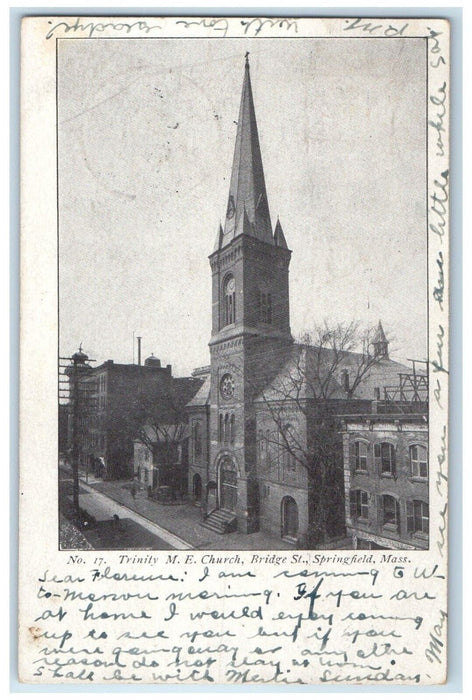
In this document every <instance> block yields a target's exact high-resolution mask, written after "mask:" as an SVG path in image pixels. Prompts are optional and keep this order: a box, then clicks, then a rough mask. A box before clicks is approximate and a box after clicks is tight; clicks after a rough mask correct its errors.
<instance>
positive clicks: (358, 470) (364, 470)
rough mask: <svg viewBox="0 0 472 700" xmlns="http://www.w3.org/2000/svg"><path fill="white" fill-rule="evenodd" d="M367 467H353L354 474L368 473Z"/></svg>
mask: <svg viewBox="0 0 472 700" xmlns="http://www.w3.org/2000/svg"><path fill="white" fill-rule="evenodd" d="M368 473H369V472H368V470H367V469H354V474H368Z"/></svg>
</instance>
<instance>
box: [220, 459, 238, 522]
mask: <svg viewBox="0 0 472 700" xmlns="http://www.w3.org/2000/svg"><path fill="white" fill-rule="evenodd" d="M237 501H238V474H237V471H236V467H235V465H234V463H233V462H232V461H231V460H230V459H228V458H227V459H225V460H224V461H223V462H222V463H221V466H220V508H224V509H225V510H229V511H231V512H232V513H234V512H235V510H236V504H237Z"/></svg>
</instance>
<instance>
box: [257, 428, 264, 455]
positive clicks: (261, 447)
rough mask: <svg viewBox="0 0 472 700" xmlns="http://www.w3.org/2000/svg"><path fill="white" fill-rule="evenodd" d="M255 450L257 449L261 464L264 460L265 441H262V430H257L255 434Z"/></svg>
mask: <svg viewBox="0 0 472 700" xmlns="http://www.w3.org/2000/svg"><path fill="white" fill-rule="evenodd" d="M257 448H258V450H257V451H258V454H259V462H260V463H262V462H263V460H264V452H265V449H264V448H265V440H264V432H263V431H262V430H259V432H258V433H257Z"/></svg>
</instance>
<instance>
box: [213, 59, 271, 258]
mask: <svg viewBox="0 0 472 700" xmlns="http://www.w3.org/2000/svg"><path fill="white" fill-rule="evenodd" d="M242 233H244V234H246V235H249V236H253V237H254V238H258V239H259V240H261V241H264V242H265V243H270V244H271V245H274V239H273V236H272V225H271V221H270V213H269V204H268V201H267V192H266V186H265V180H264V170H263V167H262V156H261V148H260V144H259V135H258V132H257V123H256V113H255V110H254V100H253V97H252V87H251V76H250V73H249V52H247V53H246V56H245V67H244V81H243V89H242V94H241V106H240V109H239V119H238V129H237V134H236V145H235V148H234V156H233V168H232V171H231V183H230V188H229V197H228V205H227V209H226V216H225V222H224V226H223V237H222V240H221V244H220V247H224V246H225V245H227V244H228V243H230V242H231V241H232V240H233V239H234V238H236V237H237V236H239V235H240V234H242Z"/></svg>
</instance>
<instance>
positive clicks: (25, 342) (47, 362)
mask: <svg viewBox="0 0 472 700" xmlns="http://www.w3.org/2000/svg"><path fill="white" fill-rule="evenodd" d="M27 150H28V146H26V148H24V151H26V152H27ZM43 154H44V156H45V158H47V157H48V154H47V153H45V152H44V153H42V154H41V155H43ZM23 221H24V220H23ZM23 226H25V224H24V223H23ZM26 226H27V225H26ZM23 250H24V248H23ZM27 252H28V251H27ZM29 252H30V253H31V250H30V251H29ZM36 252H37V254H40V251H39V250H37V251H36ZM49 252H50V251H49ZM41 254H42V253H41ZM24 264H25V263H24ZM26 264H27V263H26ZM433 271H434V265H433V266H432V270H431V272H433ZM35 281H38V280H35ZM27 284H28V281H27V280H26V286H27ZM23 294H26V295H27V294H28V291H26V292H25V291H24V290H23ZM23 308H24V307H23ZM27 325H28V324H26V326H27ZM24 328H25V325H24V326H23V329H24ZM28 332H30V333H31V332H32V331H31V328H30V329H28V328H27V329H26V340H25V339H23V340H22V346H23V348H28V347H32V344H31V345H28V338H29V337H31V338H32V339H33V336H34V332H33V333H32V335H31V336H29V335H28ZM32 342H33V340H32ZM44 350H46V349H44ZM39 353H40V355H41V361H44V362H45V367H48V371H49V372H50V374H49V376H50V378H52V372H51V369H52V368H51V362H50V358H49V359H48V357H47V352H46V351H43V348H42V347H40V348H39ZM445 356H446V354H445V352H444V354H443V357H445ZM27 364H28V360H27V359H26V361H24V362H23V365H22V368H23V374H24V373H25V372H27V371H28V369H26V370H25V366H26V367H27ZM54 375H55V368H54ZM23 410H25V404H23ZM26 410H27V409H26ZM23 415H24V414H23ZM23 425H24V422H23ZM20 449H21V448H20ZM43 687H44V686H43ZM102 687H103V686H102ZM179 687H180V688H182V686H179Z"/></svg>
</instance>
